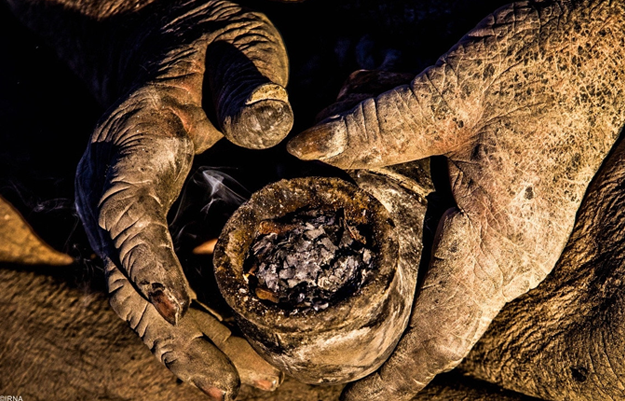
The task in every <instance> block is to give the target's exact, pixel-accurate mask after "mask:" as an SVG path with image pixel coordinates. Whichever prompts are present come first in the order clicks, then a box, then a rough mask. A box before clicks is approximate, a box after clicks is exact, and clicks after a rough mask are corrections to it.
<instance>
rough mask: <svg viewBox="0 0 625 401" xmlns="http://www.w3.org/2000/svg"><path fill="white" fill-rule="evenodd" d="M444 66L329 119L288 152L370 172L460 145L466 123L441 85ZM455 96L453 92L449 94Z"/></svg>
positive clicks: (295, 141)
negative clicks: (447, 98) (367, 169)
mask: <svg viewBox="0 0 625 401" xmlns="http://www.w3.org/2000/svg"><path fill="white" fill-rule="evenodd" d="M443 74H447V72H446V71H445V69H444V68H443V67H440V66H438V67H434V68H432V69H429V70H426V71H425V72H423V73H422V74H420V75H418V76H417V77H416V78H415V79H414V80H413V81H412V82H411V83H410V84H409V85H405V86H400V87H397V88H395V89H393V90H390V91H388V92H385V93H383V94H381V95H379V96H377V97H375V98H370V99H367V100H364V101H362V102H361V103H360V104H358V105H357V106H356V107H354V109H352V110H351V111H350V112H348V113H345V114H342V115H340V116H335V117H331V118H330V119H328V120H326V121H325V122H322V123H321V124H319V125H317V126H315V127H312V128H310V129H308V130H306V131H304V132H303V133H301V134H299V135H298V136H296V137H295V138H293V139H292V140H291V141H290V142H289V144H288V147H287V149H288V151H289V152H290V153H291V154H293V155H294V156H296V157H298V158H300V159H303V160H321V161H323V162H325V163H328V164H331V165H333V166H336V167H339V168H343V169H356V168H372V167H381V166H387V165H391V164H397V163H403V162H408V161H412V160H417V159H422V158H425V157H428V156H432V155H440V154H444V153H446V152H448V151H449V150H450V149H453V148H454V147H456V146H458V144H459V143H461V141H462V140H464V139H463V135H464V132H465V131H464V128H463V127H464V124H465V123H464V122H463V120H462V118H461V117H460V115H459V112H458V111H457V110H456V109H455V108H454V107H453V105H451V104H449V103H448V101H447V100H446V99H445V98H444V97H443V95H442V93H441V92H440V89H439V88H438V87H437V86H442V85H443V84H444V85H447V86H446V87H445V88H446V89H445V92H446V96H447V97H452V96H454V95H453V90H454V85H453V84H451V83H449V82H446V81H447V78H445V76H444V75H443ZM450 92H451V93H450Z"/></svg>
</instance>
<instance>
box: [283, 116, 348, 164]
mask: <svg viewBox="0 0 625 401" xmlns="http://www.w3.org/2000/svg"><path fill="white" fill-rule="evenodd" d="M343 128H344V125H343V124H342V122H340V120H339V121H332V122H328V123H324V124H321V125H318V126H316V127H312V128H310V129H308V130H306V131H304V132H302V133H301V134H299V135H297V136H296V137H295V138H293V139H291V140H290V141H289V143H288V144H287V151H288V152H289V153H290V154H292V155H293V156H295V157H297V158H299V159H302V160H324V159H328V158H331V157H333V156H336V155H339V154H341V153H343V151H344V150H345V146H346V137H345V131H344V129H343Z"/></svg>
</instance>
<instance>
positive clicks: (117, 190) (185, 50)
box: [76, 1, 293, 399]
mask: <svg viewBox="0 0 625 401" xmlns="http://www.w3.org/2000/svg"><path fill="white" fill-rule="evenodd" d="M151 21H152V23H155V24H156V25H155V26H153V27H150V28H145V29H144V31H142V32H143V33H144V34H145V35H147V39H145V38H141V40H135V41H133V43H142V44H143V47H141V48H135V49H131V50H130V51H129V52H130V53H132V55H133V57H136V58H138V59H140V60H141V58H143V61H142V63H143V64H142V65H144V66H145V67H146V68H147V72H146V74H145V76H143V77H141V78H140V79H138V81H137V82H136V84H135V85H134V86H133V89H132V90H130V92H128V93H127V95H125V96H124V97H123V98H122V99H121V100H120V101H119V102H118V103H117V104H116V105H115V106H114V107H112V108H111V109H110V111H109V112H108V113H107V114H106V115H105V116H104V117H103V118H102V120H101V122H100V123H99V124H98V126H97V128H96V130H95V132H94V134H93V135H92V137H91V140H90V142H89V145H88V148H87V150H86V152H85V154H84V156H83V158H82V160H81V161H80V165H79V167H78V173H77V178H76V188H77V202H76V203H77V208H78V210H79V213H80V216H81V218H82V220H83V222H84V224H85V227H86V229H87V232H88V234H89V236H90V241H91V243H92V246H93V247H94V249H95V250H96V251H97V253H98V254H99V255H100V257H101V258H102V259H103V260H104V261H105V263H106V273H107V277H108V281H109V291H110V292H111V304H112V306H113V308H114V309H115V310H116V311H117V313H118V314H119V315H120V316H121V317H122V318H124V319H126V320H127V321H128V322H130V324H131V326H132V327H133V329H134V330H136V331H137V333H138V334H139V335H140V336H141V337H142V338H143V340H144V341H145V343H146V344H147V345H148V346H149V347H150V348H151V350H152V351H153V352H154V354H155V355H156V356H157V358H158V359H159V360H161V361H162V362H163V363H164V364H165V365H167V366H168V367H169V368H170V369H171V370H172V371H173V372H174V373H175V374H176V375H177V376H178V377H180V378H181V379H182V380H185V381H190V382H191V383H194V384H195V385H197V386H198V387H200V388H201V389H203V390H204V391H205V392H206V393H207V394H209V395H211V396H213V397H214V398H216V399H233V398H234V397H235V396H236V391H237V388H238V384H239V375H238V374H237V370H235V369H234V367H233V366H232V365H231V363H230V362H229V360H228V358H227V357H225V356H224V354H222V352H220V351H219V350H217V349H216V348H215V347H214V345H217V347H219V348H221V349H222V351H224V352H226V354H228V352H227V350H226V349H224V346H222V345H223V344H226V342H225V341H224V340H223V338H222V337H224V336H223V335H221V334H220V335H218V336H217V337H219V338H222V340H219V341H218V340H216V339H215V338H213V337H211V336H210V335H208V338H210V340H208V338H207V336H206V335H205V334H207V333H206V331H205V330H204V329H203V328H202V325H205V324H204V323H201V322H205V321H206V320H207V319H209V318H210V317H208V316H207V317H202V318H198V312H197V311H193V313H191V312H189V315H192V316H185V317H184V318H183V316H184V315H185V311H187V310H188V308H189V305H190V303H191V301H192V300H193V298H194V293H193V291H192V290H191V289H190V287H189V284H188V282H187V280H186V278H185V276H184V274H183V271H182V268H181V266H180V263H179V261H178V259H177V257H176V255H175V253H174V247H173V244H172V239H171V236H170V233H169V231H168V225H167V221H166V215H167V212H168V211H169V209H170V207H171V205H172V203H173V202H174V200H175V199H176V198H177V197H178V195H179V193H180V190H181V188H182V185H183V183H184V180H185V178H186V176H187V174H188V173H189V170H190V168H191V163H192V160H193V155H194V154H197V153H200V152H203V151H204V150H206V149H207V148H209V147H210V146H212V145H213V144H214V143H215V142H216V141H218V140H219V139H220V138H221V137H222V135H223V136H226V138H228V139H229V140H230V141H232V142H234V143H236V144H239V145H241V146H244V147H248V148H265V147H270V146H273V145H275V144H276V143H278V142H279V141H280V140H282V139H283V138H284V137H285V136H286V135H287V134H288V132H289V130H290V129H291V126H292V122H293V118H292V111H291V108H290V105H289V103H288V99H287V95H286V91H285V89H284V87H285V85H286V83H287V78H288V61H287V58H286V52H285V49H284V45H283V43H282V39H281V38H280V36H279V34H278V32H277V31H276V30H275V28H274V27H273V25H271V23H270V22H269V21H268V20H267V19H266V18H265V17H264V16H263V15H261V14H257V13H253V12H250V11H246V10H244V9H241V8H240V7H239V6H238V5H236V4H233V3H229V2H227V1H208V2H186V3H183V4H180V5H175V6H171V7H168V11H167V13H166V14H164V15H163V16H160V18H156V19H153V20H151ZM142 52H144V53H145V54H144V53H142ZM203 85H205V86H204V88H203ZM211 98H212V103H213V104H214V110H208V111H209V113H211V114H213V113H214V115H216V120H217V123H218V127H215V126H214V125H213V124H212V123H211V121H209V119H208V118H207V115H206V111H207V110H204V108H203V106H206V105H207V104H210V102H208V101H207V100H206V99H211ZM146 300H149V302H147V301H146ZM166 321H167V322H169V323H167V322H166ZM215 324H217V323H215ZM215 324H213V326H215ZM220 330H222V331H223V330H226V331H227V329H225V328H222V329H220ZM218 331H219V330H218ZM228 335H229V334H228ZM226 337H227V336H226ZM231 342H232V341H231ZM231 342H230V343H231ZM226 348H228V346H226ZM248 348H249V346H248ZM249 351H250V353H251V354H252V355H253V356H254V357H257V356H255V354H254V353H253V351H252V350H251V348H249ZM250 358H251V359H250V360H252V359H253V357H252V356H250ZM233 362H234V363H235V366H236V365H237V362H236V361H233ZM244 365H245V364H239V367H241V366H244ZM263 369H265V371H263V370H261V373H263V374H265V376H264V377H252V378H251V379H250V381H251V383H250V384H255V385H257V386H258V387H261V388H265V389H272V388H275V387H276V386H277V384H278V382H279V380H280V374H279V372H278V371H277V370H276V369H273V368H269V367H268V365H267V366H264V367H263ZM239 373H241V370H239ZM248 376H249V375H248ZM252 376H253V375H252ZM242 379H245V378H244V377H242Z"/></svg>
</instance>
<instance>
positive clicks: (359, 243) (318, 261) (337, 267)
mask: <svg viewBox="0 0 625 401" xmlns="http://www.w3.org/2000/svg"><path fill="white" fill-rule="evenodd" d="M372 243H373V241H372V229H371V226H369V225H368V224H352V223H350V222H349V221H348V220H347V219H346V218H345V216H344V212H343V210H342V209H339V210H323V209H321V210H319V209H310V210H300V211H297V212H294V213H291V214H289V215H286V216H284V217H282V218H279V219H275V220H264V221H262V222H261V223H260V224H259V227H258V230H257V232H256V236H255V238H254V240H253V241H252V245H251V247H250V249H249V251H248V254H247V257H246V260H245V263H244V267H243V269H244V273H245V277H246V278H247V280H248V282H249V285H250V289H251V291H252V292H253V293H255V294H256V296H257V297H258V298H260V299H262V300H264V301H266V302H271V303H274V304H278V305H279V306H280V307H281V308H283V309H285V310H287V311H290V312H291V313H298V312H307V311H309V310H313V309H314V310H315V311H318V310H322V309H326V308H327V307H328V306H330V305H332V304H333V303H335V302H336V301H338V300H340V299H343V298H345V297H347V296H349V295H351V294H353V293H354V292H355V291H357V290H358V289H359V288H360V287H361V286H362V284H363V283H364V282H365V281H366V279H367V277H368V273H369V272H370V271H371V270H372V268H373V263H372V261H373V254H374V252H375V250H374V248H373V246H372Z"/></svg>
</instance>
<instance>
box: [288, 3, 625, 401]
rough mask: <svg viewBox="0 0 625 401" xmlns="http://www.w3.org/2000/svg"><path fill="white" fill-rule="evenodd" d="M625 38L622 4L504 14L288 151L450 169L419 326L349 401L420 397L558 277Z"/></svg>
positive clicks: (614, 121)
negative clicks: (432, 159)
mask: <svg viewBox="0 0 625 401" xmlns="http://www.w3.org/2000/svg"><path fill="white" fill-rule="evenodd" d="M624 29H625V6H624V5H623V3H622V2H606V1H579V2H577V1H573V2H559V1H542V2H524V3H515V4H512V5H510V6H506V7H504V8H502V9H499V10H498V11H496V12H495V13H494V14H492V15H491V16H489V17H487V18H486V19H485V20H483V21H482V22H481V23H480V24H479V25H478V26H477V27H476V28H475V29H474V30H473V31H471V32H469V34H467V35H466V36H465V37H463V38H462V39H461V40H460V42H459V43H458V44H457V45H456V46H454V47H453V48H452V49H451V50H450V51H449V52H448V53H447V54H445V55H444V56H442V57H441V58H440V59H439V61H438V62H437V63H436V64H435V65H434V66H432V67H431V68H428V69H426V70H425V71H424V72H423V73H421V74H419V75H418V76H417V77H416V78H415V79H414V80H413V81H412V82H411V83H410V84H409V85H406V86H401V87H398V88H395V89H394V90H392V91H389V92H386V93H383V94H382V95H380V96H378V97H376V98H371V99H367V100H365V101H363V102H361V103H360V104H359V105H358V106H356V107H355V108H354V109H352V110H351V111H350V112H349V113H345V114H342V115H339V116H335V117H332V118H330V119H329V120H326V121H325V122H323V123H321V124H320V125H318V126H316V127H313V128H311V129H309V130H307V131H305V132H303V133H302V134H300V135H298V136H297V137H295V138H294V139H293V140H292V141H291V142H290V143H289V145H288V149H289V151H290V152H291V153H292V154H294V155H295V156H297V157H299V158H301V159H305V160H311V159H317V160H322V161H324V162H326V163H329V164H332V165H334V166H337V167H340V168H345V169H357V168H371V167H378V166H384V165H391V164H396V163H402V162H407V161H410V160H416V159H421V158H425V157H428V156H432V155H444V156H446V158H447V160H448V168H449V179H450V185H451V190H452V193H453V196H454V199H455V202H456V205H457V206H456V207H453V208H451V209H449V210H448V211H447V212H446V213H445V214H444V216H443V218H442V220H441V222H440V224H439V228H438V232H437V236H436V239H435V243H434V248H433V252H432V260H431V262H430V267H429V270H428V271H427V272H426V275H425V279H424V282H423V284H422V286H421V287H420V288H418V289H417V293H416V298H415V302H414V305H413V312H412V316H411V320H410V323H409V326H408V328H407V330H406V332H405V333H404V336H403V338H402V339H401V341H400V343H399V344H398V346H397V348H396V350H395V352H394V354H393V355H392V356H391V357H390V358H389V360H388V361H387V362H386V363H385V364H384V365H383V366H382V368H381V369H380V370H379V371H378V372H376V373H374V374H372V375H370V376H368V377H366V378H365V379H363V380H361V381H359V382H357V383H355V384H353V385H351V386H350V387H348V388H347V389H346V392H345V394H344V397H345V399H346V400H381V399H394V400H395V399H410V398H411V397H412V396H413V395H414V394H415V393H416V392H418V391H419V390H420V389H422V388H423V387H424V386H425V385H426V384H427V383H428V382H429V381H430V380H431V379H432V378H433V377H434V376H435V375H436V374H437V373H439V372H442V371H446V370H450V369H452V368H454V367H455V366H456V365H458V363H459V362H460V361H461V360H462V359H463V358H464V357H465V356H466V354H467V353H468V352H469V350H470V349H471V348H472V347H473V345H474V344H475V343H476V342H477V340H478V339H479V338H480V337H481V336H482V334H483V333H484V331H485V330H486V328H487V327H488V325H489V323H490V322H491V321H492V319H493V318H494V317H495V315H497V313H498V312H499V310H500V309H501V308H502V307H503V306H504V305H505V304H506V302H509V301H511V300H513V299H515V298H516V297H518V296H519V295H521V294H523V293H525V292H527V291H528V290H529V289H531V288H534V287H535V286H537V285H538V284H539V283H540V282H541V281H542V280H543V279H544V278H545V276H546V275H547V274H548V273H549V272H550V271H551V269H552V268H553V266H554V265H555V263H556V261H557V260H558V258H559V256H560V254H561V252H562V250H563V247H564V245H565V243H566V241H567V238H568V237H569V235H570V233H571V230H572V227H573V223H574V221H575V215H576V211H577V209H578V207H579V205H580V203H581V201H582V197H583V196H584V192H585V190H586V188H587V186H588V184H589V182H590V180H591V179H592V177H593V176H594V174H595V172H596V171H597V169H598V168H599V166H600V165H601V162H602V160H603V159H604V158H605V157H606V155H607V154H608V152H609V151H610V149H611V147H612V145H613V144H614V142H615V140H616V139H617V137H618V135H619V133H620V130H621V127H622V126H623V124H624V123H625V96H624V95H625V73H624V71H625V46H623V43H624V41H625V33H624V32H625V30H624Z"/></svg>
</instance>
